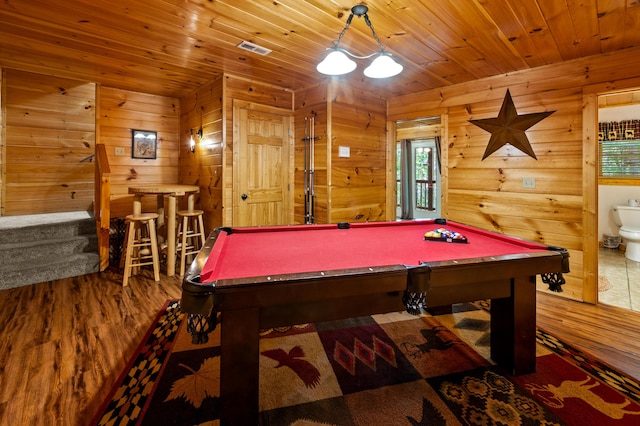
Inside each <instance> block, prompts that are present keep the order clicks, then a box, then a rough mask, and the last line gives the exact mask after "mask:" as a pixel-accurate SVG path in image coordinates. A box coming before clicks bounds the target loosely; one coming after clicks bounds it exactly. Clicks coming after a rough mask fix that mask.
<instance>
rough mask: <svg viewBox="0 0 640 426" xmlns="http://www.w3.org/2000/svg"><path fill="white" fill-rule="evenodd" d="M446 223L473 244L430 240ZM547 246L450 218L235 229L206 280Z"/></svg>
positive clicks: (205, 272)
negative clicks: (343, 226) (442, 220)
mask: <svg viewBox="0 0 640 426" xmlns="http://www.w3.org/2000/svg"><path fill="white" fill-rule="evenodd" d="M439 228H445V229H447V230H450V231H453V232H457V233H459V234H461V235H462V236H464V237H465V238H466V239H467V243H456V242H441V241H428V240H425V239H424V235H425V233H426V232H428V231H432V230H436V229H439ZM544 250H547V247H546V246H545V245H543V244H538V243H535V242H530V241H525V240H520V239H517V238H513V237H509V236H506V235H502V234H497V233H494V232H489V231H484V230H481V229H478V228H474V227H470V226H467V225H463V224H459V223H455V222H451V221H448V222H447V223H446V224H445V225H443V224H438V223H435V222H434V221H432V220H424V221H404V222H374V223H354V224H351V225H350V227H349V228H348V229H339V228H338V226H337V225H336V224H331V225H311V226H309V225H306V226H305V225H303V226H280V227H265V228H259V227H255V228H233V230H232V231H231V233H227V232H221V233H220V234H219V235H218V237H217V239H216V242H215V245H214V246H213V248H212V250H211V253H210V255H209V257H208V259H207V262H206V264H205V265H204V267H203V269H202V273H201V279H200V281H201V282H202V283H207V282H212V281H217V280H224V279H231V278H238V277H255V276H271V275H280V274H292V273H301V272H310V271H327V270H338V269H349V268H362V267H375V266H384V265H394V264H398V265H406V266H417V265H420V264H421V263H423V262H435V261H442V260H451V259H471V258H483V257H487V256H502V255H508V254H523V253H530V252H536V251H538V252H539V251H544Z"/></svg>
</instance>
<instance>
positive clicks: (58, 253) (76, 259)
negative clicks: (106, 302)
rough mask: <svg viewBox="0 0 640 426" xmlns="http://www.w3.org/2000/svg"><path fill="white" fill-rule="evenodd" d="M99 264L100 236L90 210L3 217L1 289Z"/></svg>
mask: <svg viewBox="0 0 640 426" xmlns="http://www.w3.org/2000/svg"><path fill="white" fill-rule="evenodd" d="M99 268H100V257H99V255H98V237H97V235H96V227H95V220H94V218H93V216H92V215H91V214H90V213H88V212H68V213H55V214H42V215H28V216H9V217H0V290H2V289H9V288H14V287H20V286H24V285H30V284H36V283H41V282H45V281H52V280H58V279H62V278H69V277H75V276H78V275H85V274H89V273H93V272H98V271H99Z"/></svg>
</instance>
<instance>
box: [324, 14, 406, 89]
mask: <svg viewBox="0 0 640 426" xmlns="http://www.w3.org/2000/svg"><path fill="white" fill-rule="evenodd" d="M368 10H369V8H368V7H367V6H366V5H364V4H359V5H356V6H353V7H352V8H351V14H350V15H349V17H348V18H347V22H346V24H345V26H344V28H343V29H342V31H341V32H340V35H339V36H338V40H337V41H336V42H335V44H334V45H333V47H332V48H331V49H330V50H331V52H330V53H329V54H328V55H327V56H325V58H324V59H323V60H322V62H320V63H319V64H318V65H317V66H316V69H317V70H318V72H321V73H322V74H326V75H342V74H347V73H350V72H351V71H353V70H354V69H356V66H357V64H356V63H355V62H354V61H352V60H351V59H350V58H349V57H348V56H347V55H349V56H351V57H352V58H356V59H368V58H371V57H373V56H375V55H378V57H377V58H376V59H375V60H374V61H373V62H372V63H371V65H369V66H368V67H367V69H365V70H364V75H365V76H367V77H370V78H386V77H393V76H394V75H398V74H400V73H401V72H402V69H403V67H402V65H400V64H399V63H397V62H396V61H394V60H393V59H392V58H391V55H389V54H388V53H385V51H384V46H383V45H382V43H381V42H380V38H379V37H378V35H377V34H376V32H375V30H374V29H373V24H371V20H370V19H369V15H368V14H367V12H368ZM354 16H357V17H358V18H364V22H365V23H366V24H367V27H369V29H371V35H372V36H373V38H374V39H375V41H376V43H377V44H378V47H379V48H380V50H378V51H377V52H373V53H371V54H369V55H365V56H360V55H355V54H353V53H351V52H349V51H348V50H347V49H345V48H342V47H339V46H340V41H342V37H343V36H344V34H345V33H346V32H347V30H348V29H349V26H350V25H351V21H352V20H353V17H354Z"/></svg>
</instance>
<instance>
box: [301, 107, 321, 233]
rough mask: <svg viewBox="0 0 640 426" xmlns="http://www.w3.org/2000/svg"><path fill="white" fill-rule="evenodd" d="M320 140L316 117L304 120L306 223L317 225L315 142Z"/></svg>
mask: <svg viewBox="0 0 640 426" xmlns="http://www.w3.org/2000/svg"><path fill="white" fill-rule="evenodd" d="M318 139H320V138H319V137H316V136H315V117H314V116H312V117H311V118H307V117H305V118H304V138H303V139H302V141H303V142H304V223H305V224H311V223H315V217H314V214H315V212H314V211H315V197H316V196H315V193H314V183H315V182H314V177H315V176H314V172H315V170H314V168H315V164H314V163H315V161H314V155H315V150H314V148H315V147H314V142H315V141H317V140H318Z"/></svg>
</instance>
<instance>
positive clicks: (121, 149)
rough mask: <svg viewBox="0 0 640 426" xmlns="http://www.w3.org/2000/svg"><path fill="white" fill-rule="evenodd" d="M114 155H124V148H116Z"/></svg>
mask: <svg viewBox="0 0 640 426" xmlns="http://www.w3.org/2000/svg"><path fill="white" fill-rule="evenodd" d="M116 155H124V148H122V147H116Z"/></svg>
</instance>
